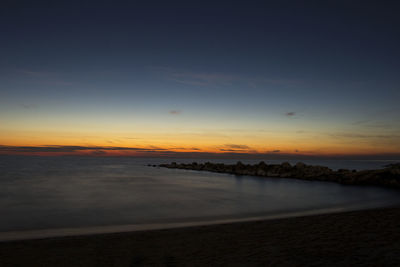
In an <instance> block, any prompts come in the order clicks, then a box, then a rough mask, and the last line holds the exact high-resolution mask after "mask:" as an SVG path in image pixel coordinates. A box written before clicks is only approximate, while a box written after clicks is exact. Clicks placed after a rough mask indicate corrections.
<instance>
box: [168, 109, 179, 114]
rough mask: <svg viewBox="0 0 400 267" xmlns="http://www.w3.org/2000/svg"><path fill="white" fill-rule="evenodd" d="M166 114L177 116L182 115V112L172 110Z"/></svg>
mask: <svg viewBox="0 0 400 267" xmlns="http://www.w3.org/2000/svg"><path fill="white" fill-rule="evenodd" d="M168 113H169V114H171V115H179V114H181V113H182V111H180V110H174V109H173V110H170V111H169V112H168Z"/></svg>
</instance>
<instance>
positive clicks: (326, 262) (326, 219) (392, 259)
mask: <svg viewBox="0 0 400 267" xmlns="http://www.w3.org/2000/svg"><path fill="white" fill-rule="evenodd" d="M399 221H400V207H398V206H396V207H390V208H381V209H372V210H362V211H351V212H343V213H334V214H324V215H313V216H305V217H296V218H286V219H275V220H264V221H253V222H241V223H228V224H219V225H209V226H197V227H186V228H177V229H167V230H151V231H138V232H124V233H113V234H97V235H87V236H72V237H58V238H47V239H37V240H23V241H10V242H1V243H0V266H205V265H208V266H396V265H398V263H399V262H400V254H399V253H398V252H399V251H400V226H399Z"/></svg>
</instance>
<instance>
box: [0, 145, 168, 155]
mask: <svg viewBox="0 0 400 267" xmlns="http://www.w3.org/2000/svg"><path fill="white" fill-rule="evenodd" d="M164 150H165V149H163V148H157V147H150V148H138V147H111V146H110V147H108V146H107V147H106V146H56V145H47V146H4V145H0V152H10V153H12V152H14V153H37V152H41V153H49V152H59V153H73V152H79V151H138V152H156V151H164Z"/></svg>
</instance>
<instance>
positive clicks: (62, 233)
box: [0, 204, 400, 244]
mask: <svg viewBox="0 0 400 267" xmlns="http://www.w3.org/2000/svg"><path fill="white" fill-rule="evenodd" d="M398 206H399V205H398V204H391V205H382V204H379V205H365V206H360V205H353V206H346V207H327V208H319V209H310V210H301V211H282V212H275V213H271V214H266V213H260V214H253V215H249V214H246V215H244V214H242V215H240V214H239V215H237V216H222V217H220V218H216V217H211V218H198V219H197V220H190V219H189V220H184V219H182V220H177V221H175V222H160V223H137V224H123V225H104V226H84V227H73V228H49V229H34V230H15V231H14V230H13V231H2V232H0V244H1V243H4V242H12V241H30V240H40V239H49V238H66V237H77V236H91V235H102V234H120V233H121V234H123V233H131V232H142V231H155V230H169V229H179V228H188V227H201V226H211V225H223V224H235V223H246V222H256V221H270V220H279V219H289V218H294V219H295V218H300V217H309V216H318V215H325V214H338V213H345V212H354V211H367V210H375V209H386V208H391V207H398ZM399 207H400V206H399Z"/></svg>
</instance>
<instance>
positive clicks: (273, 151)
mask: <svg viewBox="0 0 400 267" xmlns="http://www.w3.org/2000/svg"><path fill="white" fill-rule="evenodd" d="M271 152H272V153H280V152H281V151H280V150H279V149H275V150H272V151H271Z"/></svg>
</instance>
